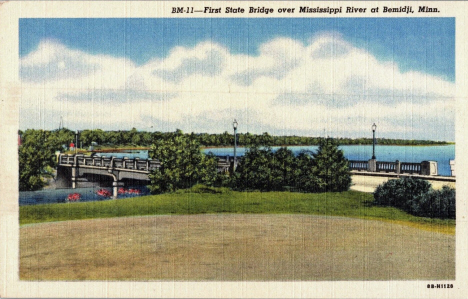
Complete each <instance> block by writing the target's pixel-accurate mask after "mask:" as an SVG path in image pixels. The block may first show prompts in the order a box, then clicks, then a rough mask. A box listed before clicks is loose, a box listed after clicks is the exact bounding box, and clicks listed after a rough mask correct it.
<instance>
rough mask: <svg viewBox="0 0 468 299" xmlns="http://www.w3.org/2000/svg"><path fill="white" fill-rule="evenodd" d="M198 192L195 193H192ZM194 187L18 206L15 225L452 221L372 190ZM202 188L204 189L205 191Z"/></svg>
mask: <svg viewBox="0 0 468 299" xmlns="http://www.w3.org/2000/svg"><path fill="white" fill-rule="evenodd" d="M197 191H198V192H197ZM200 191H201V190H199V189H194V190H192V191H180V192H176V193H170V194H162V195H150V196H143V197H135V198H126V199H121V200H119V199H118V200H107V201H99V202H78V203H67V204H44V205H32V206H22V207H20V224H21V225H24V224H31V223H40V222H52V221H66V220H80V219H93V218H112V217H128V216H144V215H172V214H173V215H184V214H219V213H230V214H309V215H324V216H345V217H352V218H361V219H372V220H381V221H386V222H392V223H398V224H403V225H407V226H412V227H417V228H420V229H423V230H428V231H434V232H441V233H446V234H451V235H453V234H455V220H441V219H431V218H424V217H416V216H412V215H410V214H408V213H406V212H403V211H401V210H399V209H396V208H391V207H379V206H374V205H373V204H372V202H373V196H372V194H368V193H363V192H357V191H347V192H340V193H296V192H236V191H229V190H227V189H209V190H208V192H212V193H202V192H200ZM205 191H206V190H205Z"/></svg>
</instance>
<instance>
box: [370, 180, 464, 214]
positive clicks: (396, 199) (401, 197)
mask: <svg viewBox="0 0 468 299" xmlns="http://www.w3.org/2000/svg"><path fill="white" fill-rule="evenodd" d="M374 203H375V204H377V205H381V206H392V207H396V208H399V209H402V210H404V211H406V212H408V213H410V214H413V215H416V216H421V217H431V218H451V219H455V189H453V188H450V187H448V186H444V187H443V188H442V190H434V189H432V187H431V184H430V183H429V182H427V181H425V180H421V179H415V178H412V177H409V178H400V179H397V180H390V181H388V182H386V183H384V184H382V185H379V186H378V187H377V188H376V190H375V192H374Z"/></svg>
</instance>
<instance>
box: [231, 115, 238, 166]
mask: <svg viewBox="0 0 468 299" xmlns="http://www.w3.org/2000/svg"><path fill="white" fill-rule="evenodd" d="M237 125H238V124H237V121H236V120H235V119H234V122H233V123H232V127H233V128H234V165H233V167H232V171H233V172H236V167H237V155H236V150H237Z"/></svg>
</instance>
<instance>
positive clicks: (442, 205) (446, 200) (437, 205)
mask: <svg viewBox="0 0 468 299" xmlns="http://www.w3.org/2000/svg"><path fill="white" fill-rule="evenodd" d="M413 204H414V206H413V207H412V209H413V210H414V212H415V213H417V214H418V215H419V216H425V217H431V218H450V219H455V204H456V202H455V189H453V188H450V187H448V186H444V187H442V189H441V190H431V191H429V192H428V193H427V194H425V195H423V196H420V197H419V198H418V201H417V202H415V203H413Z"/></svg>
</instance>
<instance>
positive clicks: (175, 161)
mask: <svg viewBox="0 0 468 299" xmlns="http://www.w3.org/2000/svg"><path fill="white" fill-rule="evenodd" d="M149 154H150V157H151V158H152V159H157V160H159V161H160V163H161V167H160V168H158V169H156V170H154V171H153V172H152V173H151V174H150V179H151V186H150V189H151V191H152V192H153V193H164V192H173V191H175V190H177V189H187V188H190V187H192V186H194V185H196V184H205V185H212V184H214V182H215V181H216V179H217V175H218V174H217V169H216V167H217V161H216V158H215V157H214V156H210V155H208V156H207V155H204V154H203V153H202V152H201V150H200V143H199V142H198V141H197V140H196V139H195V138H190V137H189V136H187V135H184V134H183V133H182V131H180V130H178V131H176V132H175V134H174V137H173V138H171V139H165V140H156V141H155V142H154V144H153V145H151V149H150V151H149Z"/></svg>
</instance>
